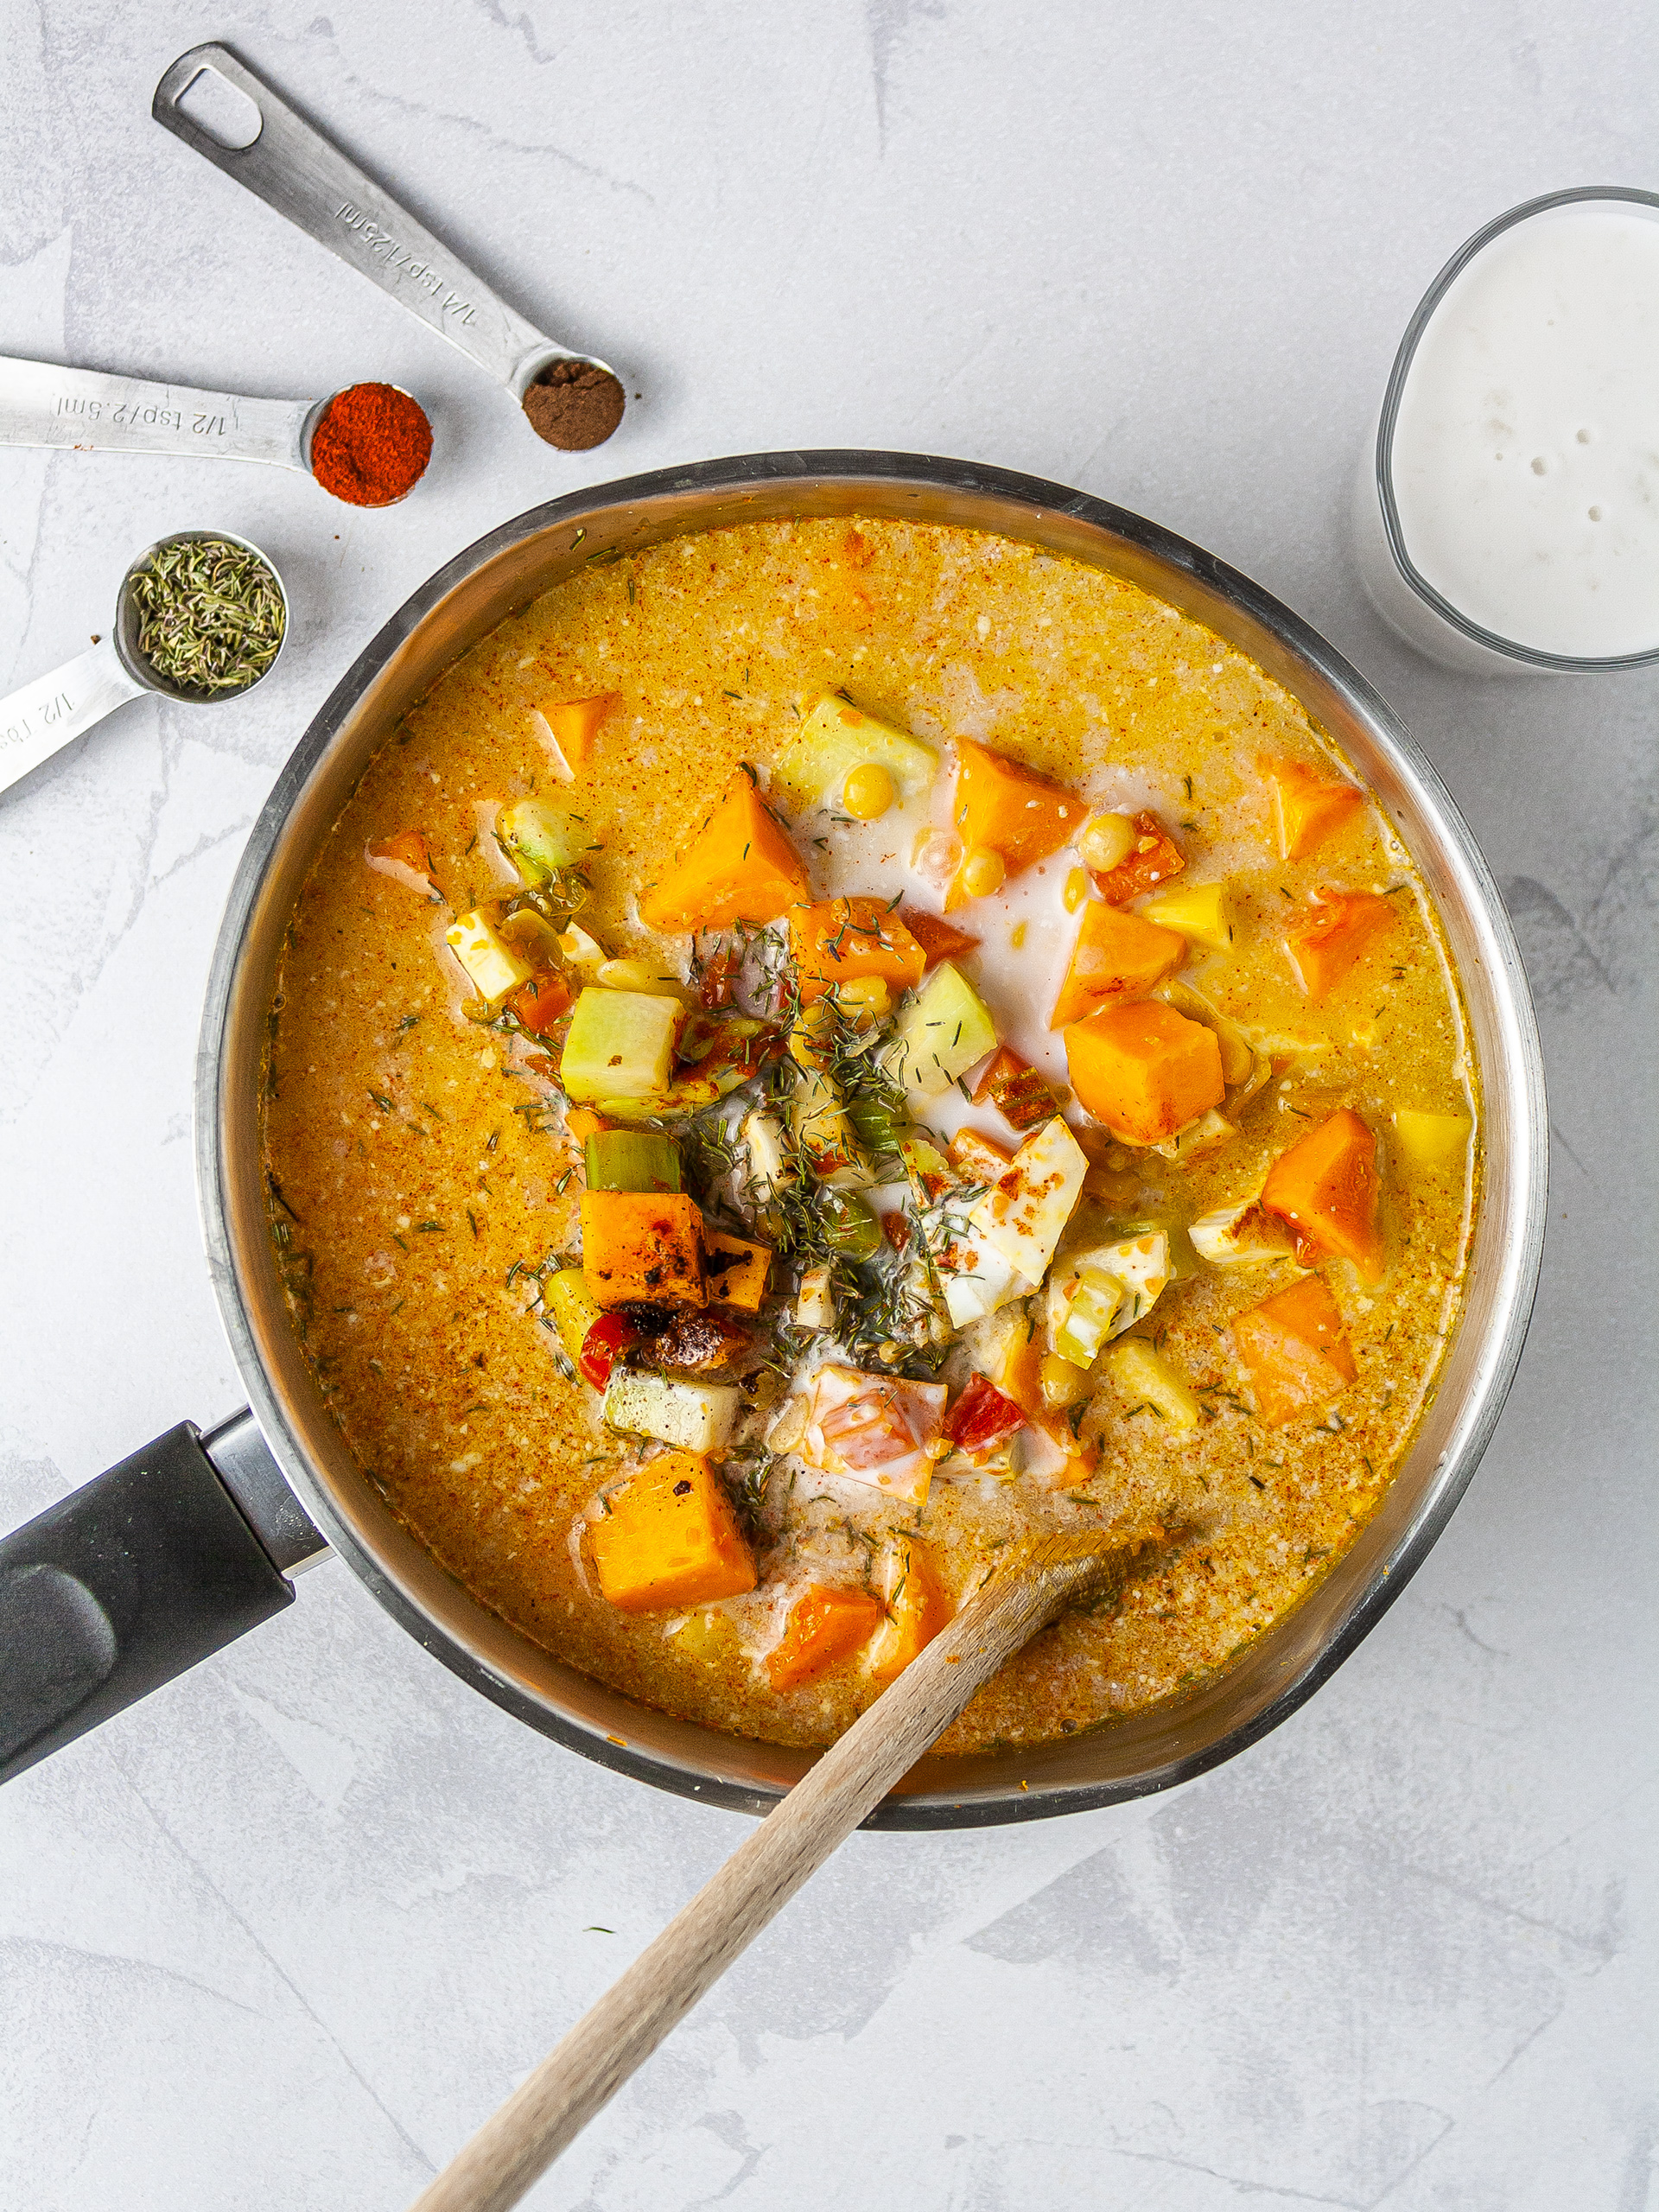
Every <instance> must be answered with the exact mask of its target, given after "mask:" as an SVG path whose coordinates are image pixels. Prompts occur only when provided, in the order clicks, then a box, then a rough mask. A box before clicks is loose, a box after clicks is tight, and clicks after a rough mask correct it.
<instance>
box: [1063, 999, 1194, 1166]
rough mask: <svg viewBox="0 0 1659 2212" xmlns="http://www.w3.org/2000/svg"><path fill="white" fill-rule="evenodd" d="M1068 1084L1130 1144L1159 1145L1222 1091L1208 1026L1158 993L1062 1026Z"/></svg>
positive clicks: (1102, 1120) (1091, 1110)
mask: <svg viewBox="0 0 1659 2212" xmlns="http://www.w3.org/2000/svg"><path fill="white" fill-rule="evenodd" d="M1065 1064H1066V1066H1067V1069H1068V1070H1069V1071H1070V1073H1071V1087H1072V1089H1073V1090H1075V1091H1076V1092H1077V1096H1078V1098H1079V1099H1080V1100H1081V1102H1082V1103H1083V1104H1084V1107H1085V1108H1086V1109H1087V1110H1088V1111H1089V1112H1090V1113H1091V1114H1092V1115H1093V1116H1095V1118H1096V1121H1098V1122H1104V1123H1105V1124H1106V1126H1107V1128H1109V1129H1110V1130H1111V1131H1112V1133H1113V1135H1115V1136H1120V1137H1122V1138H1123V1139H1124V1141H1126V1142H1127V1143H1129V1144H1160V1143H1162V1141H1163V1140H1164V1139H1165V1138H1166V1137H1172V1136H1173V1135H1174V1134H1175V1132H1176V1130H1177V1129H1181V1128H1185V1126H1186V1124H1187V1123H1188V1122H1192V1121H1195V1120H1196V1119H1197V1118H1198V1116H1199V1115H1200V1114H1202V1113H1204V1112H1205V1110H1206V1109H1208V1108H1210V1107H1211V1106H1219V1105H1220V1103H1221V1102H1222V1100H1223V1099H1224V1097H1225V1096H1226V1095H1227V1086H1226V1084H1225V1083H1224V1081H1223V1079H1222V1072H1221V1046H1219V1045H1218V1044H1217V1041H1216V1034H1215V1032H1214V1031H1213V1030H1212V1029H1206V1028H1205V1027H1204V1025H1203V1023H1202V1022H1198V1021H1189V1020H1187V1019H1186V1017H1185V1014H1177V1013H1176V1011H1175V1009H1174V1008H1173V1007H1168V1006H1165V1005H1164V1004H1163V1002H1162V1001H1161V1000H1158V999H1143V1000H1140V1001H1136V1002H1135V1003H1134V1004H1133V1005H1129V1006H1108V1007H1102V1008H1101V1010H1100V1012H1099V1013H1098V1014H1090V1016H1089V1017H1088V1019H1087V1020H1084V1021H1074V1022H1073V1023H1072V1024H1071V1027H1070V1028H1068V1029H1067V1030H1066V1032H1065Z"/></svg>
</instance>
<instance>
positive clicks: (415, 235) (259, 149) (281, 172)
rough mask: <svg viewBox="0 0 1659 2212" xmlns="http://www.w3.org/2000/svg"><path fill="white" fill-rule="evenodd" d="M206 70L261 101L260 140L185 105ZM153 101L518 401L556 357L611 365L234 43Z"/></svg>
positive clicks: (156, 112) (165, 118) (172, 80)
mask: <svg viewBox="0 0 1659 2212" xmlns="http://www.w3.org/2000/svg"><path fill="white" fill-rule="evenodd" d="M204 69H214V70H217V71H218V73H219V75H220V76H221V77H223V78H225V79H226V80H227V81H228V82H229V83H231V84H232V85H234V86H235V87H236V89H237V90H238V92H242V93H244V94H245V96H246V97H247V99H250V100H251V101H252V103H253V105H254V106H255V107H256V108H257V110H258V111H259V115H260V118H261V123H260V129H259V135H258V137H257V138H255V139H254V141H253V143H251V145H248V146H242V147H230V146H225V145H221V144H220V143H219V140H218V139H216V138H213V137H209V136H208V134H207V131H205V130H202V129H201V128H200V125H199V124H194V123H193V122H192V121H191V119H190V118H189V117H188V115H186V114H185V113H184V112H183V111H182V110H181V108H180V106H179V101H180V100H181V99H182V97H183V96H184V94H185V92H187V91H188V88H189V86H191V85H192V84H193V83H194V80H195V79H196V78H197V77H199V76H200V73H201V72H202V71H203V70H204ZM150 113H151V114H152V115H153V116H154V117H155V118H156V122H157V123H160V124H165V125H166V127H167V129H168V130H170V131H172V132H173V134H174V136H175V137H178V138H182V139H183V141H184V143H185V144H186V145H187V146H194V148H195V149H196V151H197V152H198V153H199V154H203V155H206V156H207V159H208V160H209V161H210V162H212V163H213V166H214V168H220V169H223V170H224V172H225V174H226V176H231V177H234V178H235V179H236V181H237V182H238V184H243V185H245V186H246V187H247V188H248V190H249V191H250V192H251V193H253V194H256V196H257V198H259V199H261V200H264V202H265V204H266V206H267V207H274V208H275V209H276V210H277V213H278V214H279V215H286V216H287V218H288V219H289V222H290V223H297V224H298V225H299V226H300V228H301V229H302V231H304V232H307V233H308V235H309V236H310V237H312V238H315V239H316V241H317V243H318V244H319V245H326V246H327V248H328V250H329V251H330V252H331V253H336V254H338V255H339V257H340V259H341V260H342V261H345V262H349V263H350V264H351V265H352V267H353V269H356V270H361V272H362V274H363V275H364V276H365V277H368V279H369V280H370V282H371V283H375V284H378V286H379V287H380V289H381V290H382V291H383V292H389V293H390V294H391V297H392V298H393V299H394V300H396V301H397V302H398V303H399V305H400V306H403V307H405V308H408V309H409V311H410V314H411V315H418V316H419V318H420V320H421V321H423V323H425V324H426V325H427V327H429V329H432V330H435V331H436V332H437V333H438V334H439V336H440V337H442V338H447V339H448V340H449V342H450V344H451V345H452V346H459V347H460V348H461V352H462V353H465V354H467V355H468V356H469V357H470V358H471V359H473V360H474V361H476V362H477V363H478V365H479V366H480V368H481V369H486V370H487V371H488V372H489V373H490V375H491V376H493V377H494V378H496V380H497V382H498V383H500V384H504V385H505V386H506V387H507V389H508V391H511V392H512V395H513V397H514V398H515V399H518V400H522V399H523V397H524V392H525V390H526V389H527V387H528V386H529V385H530V384H531V382H532V381H533V380H534V378H536V377H537V374H538V373H539V372H541V371H542V370H543V369H544V368H545V367H546V366H547V365H548V364H549V363H550V362H551V361H561V360H563V361H592V362H593V363H594V366H595V367H596V368H601V369H604V368H606V367H607V363H605V362H603V361H601V360H599V359H597V358H596V356H594V354H592V353H572V352H571V350H570V349H569V346H560V345H556V343H555V342H554V340H552V339H550V338H549V337H548V336H547V335H546V334H545V333H544V332H542V331H539V330H537V328H536V327H535V326H534V324H532V323H529V322H526V321H525V320H524V316H523V315H520V314H518V311H517V310H516V309H515V308H510V307H509V306H508V305H507V303H506V302H505V300H503V299H500V298H499V297H498V296H497V295H496V294H495V293H494V292H493V291H492V290H491V289H490V287H489V286H488V285H487V284H486V283H485V282H484V280H483V279H482V277H479V276H478V275H477V274H476V273H475V272H474V270H471V269H469V268H468V267H467V264H466V263H465V262H464V261H461V259H459V258H458V257H457V256H456V255H454V253H452V252H451V251H450V250H449V248H448V246H447V245H444V244H443V243H442V240H441V239H438V238H434V237H433V235H432V233H431V232H430V231H429V230H427V229H426V228H425V227H424V226H423V225H422V224H420V223H417V222H416V219H415V218H414V217H413V216H412V215H411V214H410V213H409V212H408V211H407V209H405V208H403V207H399V206H398V204H397V201H396V200H394V199H393V198H392V197H391V194H390V193H388V192H385V191H384V190H383V189H382V188H381V187H380V186H379V185H378V184H376V183H375V182H374V181H373V179H372V178H371V177H367V176H365V175H364V174H363V172H362V170H361V169H360V168H358V166H357V164H356V163H355V162H350V161H347V160H346V156H345V155H344V154H342V153H341V152H340V149H339V148H338V147H337V146H335V145H334V144H332V143H330V141H329V140H327V138H325V137H323V136H322V134H321V131H319V130H315V129H314V128H313V127H312V125H311V124H308V123H307V122H306V121H304V119H303V118H302V117H300V116H298V115H296V113H295V111H294V110H293V109H292V108H291V107H289V105H288V103H287V101H286V100H284V99H283V98H282V96H281V95H280V94H279V93H277V92H273V91H272V89H271V87H270V86H269V85H268V84H266V83H265V81H264V79H263V78H262V77H258V76H256V75H255V73H254V72H253V71H252V70H251V69H250V68H249V67H247V66H246V64H245V62H242V61H239V60H238V59H237V57H236V55H235V54H232V52H231V50H230V48H228V47H225V46H219V45H216V44H208V45H206V46H193V47H192V48H190V51H189V52H188V54H181V55H180V56H179V58H178V60H176V61H175V62H174V64H173V66H172V67H171V68H169V69H168V71H167V72H166V73H165V74H164V75H163V76H162V80H161V82H160V84H159V85H157V86H156V97H155V99H154V100H153V101H152V102H151V103H150ZM611 373H612V374H613V375H614V373H615V372H614V371H611Z"/></svg>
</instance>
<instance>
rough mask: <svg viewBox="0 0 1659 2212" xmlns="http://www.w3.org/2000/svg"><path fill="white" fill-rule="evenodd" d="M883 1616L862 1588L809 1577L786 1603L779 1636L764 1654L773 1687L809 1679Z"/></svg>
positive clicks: (851, 1647)
mask: <svg viewBox="0 0 1659 2212" xmlns="http://www.w3.org/2000/svg"><path fill="white" fill-rule="evenodd" d="M886 1618H887V1613H886V1611H885V1609H884V1608H883V1606H882V1605H881V1603H880V1599H875V1598H872V1597H869V1596H868V1595H867V1594H866V1592H864V1591H862V1590H837V1589H833V1588H831V1587H829V1586H828V1585H827V1584H824V1583H822V1582H815V1583H813V1584H812V1585H811V1586H810V1587H809V1588H808V1590H807V1591H806V1592H805V1594H804V1596H802V1597H800V1598H798V1599H796V1601H795V1603H794V1604H793V1605H791V1607H790V1610H789V1618H788V1620H787V1621H786V1622H785V1624H784V1633H783V1636H782V1638H781V1639H780V1641H779V1643H775V1644H774V1645H773V1646H772V1649H771V1650H770V1651H769V1652H768V1653H767V1654H766V1675H767V1678H768V1680H769V1681H771V1683H772V1688H773V1689H775V1690H792V1689H793V1688H795V1687H796V1685H797V1684H798V1683H799V1682H805V1681H810V1680H811V1678H812V1676H813V1675H821V1674H822V1673H823V1670H824V1669H825V1668H826V1667H833V1666H834V1665H835V1663H836V1660H837V1659H844V1658H846V1657H847V1656H848V1654H849V1652H853V1651H856V1650H857V1649H859V1647H860V1646H861V1644H866V1643H868V1642H869V1640H870V1638H871V1637H873V1636H874V1634H875V1631H876V1630H877V1629H879V1628H880V1626H881V1624H882V1623H883V1621H884V1620H885V1619H886Z"/></svg>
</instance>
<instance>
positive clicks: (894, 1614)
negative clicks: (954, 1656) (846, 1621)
mask: <svg viewBox="0 0 1659 2212" xmlns="http://www.w3.org/2000/svg"><path fill="white" fill-rule="evenodd" d="M884 1583H885V1588H884V1591H883V1595H884V1597H885V1599H886V1607H885V1611H886V1615H887V1618H886V1619H885V1620H884V1621H883V1622H882V1624H881V1626H880V1629H879V1630H877V1632H876V1634H875V1636H874V1639H873V1640H872V1642H871V1644H870V1672H871V1674H872V1675H874V1677H875V1679H876V1681H878V1682H880V1685H881V1687H882V1688H883V1689H885V1688H887V1684H888V1683H889V1682H891V1681H896V1680H897V1678H898V1677H899V1675H902V1674H903V1673H904V1671H905V1669H906V1667H908V1666H909V1664H910V1662H911V1661H912V1659H913V1658H914V1657H915V1656H916V1655H917V1653H918V1651H920V1650H921V1649H922V1648H923V1646H924V1645H925V1644H929V1643H932V1641H933V1639H934V1637H936V1636H937V1635H938V1632H939V1630H941V1629H942V1628H946V1627H948V1626H949V1625H950V1616H951V1611H952V1608H951V1605H950V1599H948V1598H947V1597H946V1596H945V1594H944V1590H943V1588H942V1587H941V1586H940V1583H939V1578H938V1573H936V1572H935V1569H934V1567H933V1562H932V1560H931V1559H930V1558H929V1556H928V1554H927V1550H926V1548H925V1546H924V1545H922V1544H920V1543H918V1542H917V1541H916V1540H915V1539H914V1538H913V1537H911V1538H906V1539H904V1540H903V1541H900V1542H899V1543H898V1544H896V1545H895V1546H894V1547H893V1550H892V1551H891V1552H890V1553H889V1554H888V1555H887V1561H886V1567H885V1573H884Z"/></svg>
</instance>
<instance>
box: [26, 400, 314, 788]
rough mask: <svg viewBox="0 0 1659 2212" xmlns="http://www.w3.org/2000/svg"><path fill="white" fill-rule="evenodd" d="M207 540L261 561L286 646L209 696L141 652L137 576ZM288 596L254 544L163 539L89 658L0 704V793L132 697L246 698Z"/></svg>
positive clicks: (204, 533) (213, 702)
mask: <svg viewBox="0 0 1659 2212" xmlns="http://www.w3.org/2000/svg"><path fill="white" fill-rule="evenodd" d="M110 381H111V382H113V383H117V384H119V383H121V382H122V381H123V379H122V378H118V377H117V378H111V379H110ZM255 404H278V403H274V402H273V403H261V402H256V403H255ZM307 404H308V403H307ZM203 538H207V539H209V540H212V541H213V542H215V543H217V542H218V541H219V540H223V541H224V542H225V543H226V544H229V545H238V546H240V547H241V548H242V550H244V551H245V552H248V553H251V554H252V555H253V556H254V557H255V559H256V560H257V561H260V562H262V563H264V567H265V568H266V569H269V571H270V578H271V582H273V583H274V584H275V586H276V588H277V596H278V597H279V599H280V600H281V601H282V607H283V637H282V643H281V644H280V645H278V646H277V651H276V653H275V654H274V656H273V657H272V658H271V661H270V665H269V666H268V667H267V668H265V669H264V670H263V671H261V672H260V674H258V675H257V676H256V677H254V678H253V680H252V682H251V683H245V684H242V685H240V686H239V687H238V689H237V690H233V691H223V692H219V693H216V694H214V695H213V696H208V697H205V698H204V697H202V696H200V695H198V694H197V693H194V692H191V691H185V690H181V689H180V688H179V687H178V685H176V684H175V683H171V682H169V681H168V679H167V678H166V677H163V676H162V675H161V674H159V673H158V671H156V669H155V668H154V667H152V666H151V664H149V661H147V660H146V659H145V658H143V654H142V653H141V652H139V650H138V627H139V625H138V620H137V613H136V611H135V608H134V604H133V589H132V585H133V579H134V577H135V576H137V574H138V573H139V571H140V570H141V569H144V568H146V567H148V565H149V563H150V562H151V561H153V560H154V559H155V558H156V555H157V554H159V553H161V552H162V550H164V549H165V548H166V547H168V546H172V545H181V544H188V543H192V542H194V541H197V540H200V539H203ZM288 617H289V601H288V591H287V588H286V587H285V586H284V584H283V579H282V576H281V575H280V573H279V572H278V569H277V563H275V562H274V561H273V560H272V559H271V557H270V554H268V553H262V552H261V551H260V550H259V548H258V547H257V545H256V544H254V543H253V542H252V540H251V538H246V537H238V536H237V535H236V533H235V531H229V530H181V531H174V533H173V534H172V536H171V537H162V538H158V539H157V540H156V543H155V544H154V545H151V546H149V547H148V548H147V549H146V550H144V551H143V552H142V553H141V554H140V555H139V556H138V557H137V560H136V561H134V562H132V563H130V565H129V567H128V569H127V572H126V574H125V575H124V576H123V577H122V579H121V588H120V590H119V592H118V594H116V601H115V621H114V623H113V625H112V626H111V630H110V632H109V634H108V636H107V637H105V638H102V639H99V642H98V644H97V645H94V646H93V647H92V651H91V652H85V653H78V654H77V655H76V656H75V658H74V659H73V660H70V661H65V663H64V664H63V665H62V667H61V668H54V669H53V670H52V671H51V672H50V674H49V675H46V676H37V677H35V680H34V682H33V683H25V684H22V685H21V686H20V687H19V689H18V690H16V691H13V692H11V693H10V695H9V696H7V697H5V698H3V699H0V791H10V789H11V787H12V785H14V784H17V783H21V782H22V779H23V778H24V777H25V776H27V775H28V774H29V772H30V771H31V770H32V769H35V768H38V767H39V766H40V765H41V761H43V760H50V759H51V758H52V755H53V754H54V753H61V752H62V750H63V748H64V747H65V746H66V745H70V744H73V741H74V740H75V739H76V738H78V737H84V736H85V735H86V732H87V731H88V730H89V729H91V728H92V726H93V724H94V723H96V722H101V721H103V719H104V717H105V715H111V714H113V713H114V712H115V709H117V708H118V707H121V706H124V705H125V704H126V702H127V701H128V700H129V699H137V698H138V697H140V696H142V695H143V693H144V692H146V691H154V692H156V693H157V694H158V695H159V696H161V697H162V698H163V699H176V700H179V701H180V702H182V703H183V704H185V705H187V706H198V707H217V706H221V705H223V704H224V703H225V702H226V701H228V700H231V699H245V698H246V697H247V696H248V694H249V692H250V691H251V690H253V689H254V688H255V686H256V685H257V684H260V683H264V680H265V677H267V676H269V675H270V671H271V669H273V668H275V667H276V665H277V662H278V661H279V660H280V659H281V658H282V657H283V651H284V650H285V648H286V646H287V644H288Z"/></svg>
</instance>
